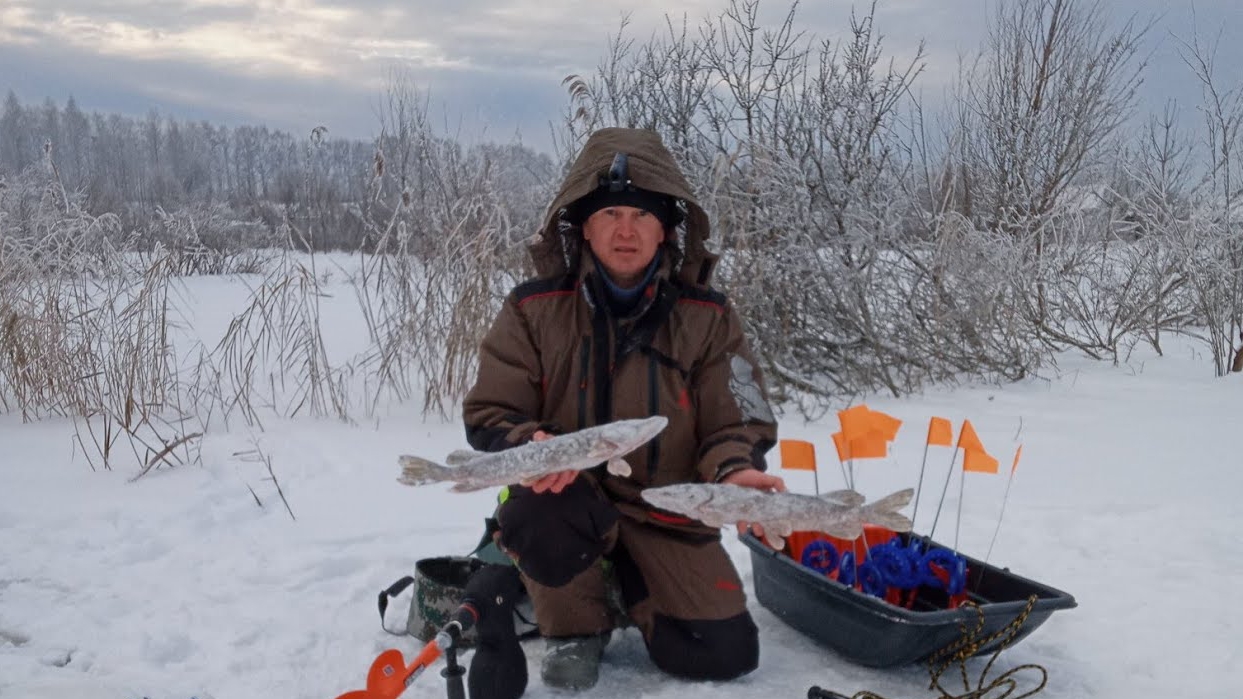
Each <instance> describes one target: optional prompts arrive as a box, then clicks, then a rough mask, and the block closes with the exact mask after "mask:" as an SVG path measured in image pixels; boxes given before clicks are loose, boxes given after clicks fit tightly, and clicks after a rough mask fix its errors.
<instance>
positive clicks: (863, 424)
mask: <svg viewBox="0 0 1243 699" xmlns="http://www.w3.org/2000/svg"><path fill="white" fill-rule="evenodd" d="M837 419H838V420H840V421H841V423H842V435H843V438H844V439H845V440H846V443H847V444H849V443H851V442H853V441H855V440H856V439H864V438H866V437H867V434H868V432H870V431H871V429H872V411H871V410H868V407H867V406H866V405H863V404H862V403H860V404H859V405H856V406H855V407H853V408H847V409H846V410H839V411H837Z"/></svg>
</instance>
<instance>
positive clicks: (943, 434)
mask: <svg viewBox="0 0 1243 699" xmlns="http://www.w3.org/2000/svg"><path fill="white" fill-rule="evenodd" d="M928 445H929V446H937V447H950V446H953V445H954V427H953V425H951V424H950V421H949V420H946V419H945V418H943V417H934V418H932V419H931V420H929V421H928Z"/></svg>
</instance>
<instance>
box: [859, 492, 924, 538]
mask: <svg viewBox="0 0 1243 699" xmlns="http://www.w3.org/2000/svg"><path fill="white" fill-rule="evenodd" d="M914 495H915V489H914V488H907V489H905V490H899V491H897V492H895V493H890V494H889V495H886V496H885V497H883V498H881V499H880V500H877V501H876V502H874V503H872V504H871V505H868V506H866V507H864V508H862V510H861V512H862V513H863V519H864V521H866V522H867V523H868V524H877V525H880V526H882V527H884V528H886V529H889V530H892V531H895V532H909V531H911V529H912V528H913V527H914V523H913V522H911V520H910V518H908V517H907V516H906V515H904V514H902V513H900V512H898V510H900V509H902V508H903V507H906V506H907V505H908V504H910V502H911V498H912V497H914Z"/></svg>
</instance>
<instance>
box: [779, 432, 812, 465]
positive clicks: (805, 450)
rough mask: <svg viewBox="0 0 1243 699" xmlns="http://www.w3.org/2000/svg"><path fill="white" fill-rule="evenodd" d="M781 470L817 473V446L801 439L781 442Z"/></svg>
mask: <svg viewBox="0 0 1243 699" xmlns="http://www.w3.org/2000/svg"><path fill="white" fill-rule="evenodd" d="M781 468H788V469H793V470H796V471H815V470H816V446H815V445H814V444H812V443H811V442H804V441H802V440H799V439H783V440H781Z"/></svg>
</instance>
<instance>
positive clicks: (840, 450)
mask: <svg viewBox="0 0 1243 699" xmlns="http://www.w3.org/2000/svg"><path fill="white" fill-rule="evenodd" d="M833 446H834V447H837V460H838V461H840V462H842V463H846V462H847V461H850V445H849V444H847V443H846V436H845V435H843V434H842V433H841V432H834V433H833Z"/></svg>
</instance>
